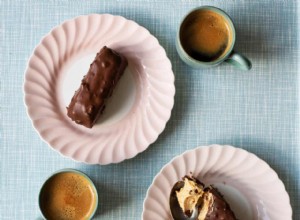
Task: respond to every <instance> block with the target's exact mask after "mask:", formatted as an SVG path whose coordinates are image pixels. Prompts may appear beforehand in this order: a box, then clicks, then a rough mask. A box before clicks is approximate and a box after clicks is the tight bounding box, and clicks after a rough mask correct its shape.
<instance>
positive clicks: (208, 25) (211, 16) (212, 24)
mask: <svg viewBox="0 0 300 220" xmlns="http://www.w3.org/2000/svg"><path fill="white" fill-rule="evenodd" d="M231 38H232V36H231V32H230V29H229V26H228V24H227V21H226V20H225V19H224V18H223V17H222V16H221V15H219V14H217V13H216V12H213V11H209V10H199V11H195V12H192V13H191V14H190V15H189V16H188V17H187V18H186V19H185V20H184V21H183V23H182V26H181V29H180V41H181V44H182V46H183V48H184V50H185V51H186V52H187V53H188V54H189V55H190V56H191V57H192V58H194V59H196V60H199V61H204V62H210V61H213V60H216V59H218V58H219V57H221V56H222V55H223V54H224V53H226V52H227V51H228V48H229V46H230V45H231V42H232V39H231Z"/></svg>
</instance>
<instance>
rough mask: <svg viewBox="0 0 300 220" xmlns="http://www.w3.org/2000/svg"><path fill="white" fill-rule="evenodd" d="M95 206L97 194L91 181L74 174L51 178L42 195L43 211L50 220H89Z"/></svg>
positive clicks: (41, 204)
mask: <svg viewBox="0 0 300 220" xmlns="http://www.w3.org/2000/svg"><path fill="white" fill-rule="evenodd" d="M95 205H96V197H95V192H94V191H93V188H92V186H91V184H90V183H89V181H88V180H87V179H86V178H85V177H84V176H82V175H80V174H76V173H72V172H65V173H59V174H56V175H54V176H53V177H51V178H50V179H49V180H48V181H47V182H46V183H45V185H44V186H43V189H42V191H41V195H40V206H41V210H42V212H43V214H44V216H45V217H46V219H48V220H71V219H72V220H85V219H89V217H90V215H91V214H92V212H93V210H94V208H95Z"/></svg>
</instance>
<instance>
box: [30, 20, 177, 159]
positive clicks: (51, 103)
mask: <svg viewBox="0 0 300 220" xmlns="http://www.w3.org/2000/svg"><path fill="white" fill-rule="evenodd" d="M104 45H106V46H108V47H110V48H112V49H114V50H116V51H118V52H119V53H121V54H123V55H124V56H126V57H127V59H128V61H129V66H128V68H127V69H126V71H125V74H124V76H123V77H122V78H121V80H120V82H119V83H118V85H117V88H116V90H115V91H114V93H113V96H112V98H111V99H110V100H109V101H108V103H107V108H106V110H105V112H104V115H103V117H102V118H101V119H100V120H99V121H98V123H97V124H96V125H95V126H94V127H93V128H92V129H88V128H85V127H83V126H80V125H77V124H75V123H74V122H72V121H71V120H70V119H69V118H68V117H67V114H66V112H67V111H66V106H68V104H69V102H70V100H71V98H72V96H73V94H74V92H75V90H76V89H78V87H79V85H80V82H81V79H82V77H83V76H84V75H85V74H86V73H87V71H88V68H89V64H90V63H91V62H92V61H93V59H94V57H95V55H96V53H97V52H98V51H99V50H100V49H101V48H102V47H103V46H104ZM24 93H25V105H26V107H27V112H28V115H29V117H30V118H31V120H32V123H33V126H34V127H35V129H36V130H37V132H38V133H39V134H40V136H41V137H42V139H43V140H45V141H46V142H47V143H48V144H49V145H50V146H51V147H52V148H53V149H54V150H56V151H58V152H60V153H61V154H62V155H64V156H67V157H70V158H73V159H74V160H77V161H81V162H85V163H91V164H109V163H118V162H120V161H123V160H124V159H128V158H132V157H134V156H136V155H137V154H138V153H140V152H142V151H144V150H145V149H146V148H147V147H148V146H149V145H150V144H151V143H153V142H154V141H155V140H156V139H157V137H158V135H159V134H160V133H161V132H162V131H163V130H164V128H165V125H166V122H167V121H168V119H169V118H170V114H171V109H172V107H173V103H174V94H175V87H174V75H173V72H172V67H171V63H170V61H169V59H168V58H167V56H166V52H165V50H164V49H163V48H162V47H161V46H160V44H159V42H158V40H157V39H156V38H155V37H154V36H153V35H151V34H150V33H149V31H148V30H146V29H145V28H143V27H141V26H139V25H138V24H137V23H135V22H134V21H130V20H127V19H125V18H123V17H120V16H113V15H110V14H102V15H100V14H92V15H86V16H80V17H77V18H75V19H73V20H69V21H66V22H64V23H63V24H61V25H59V26H57V27H55V28H54V29H53V30H52V31H51V32H50V33H49V34H48V35H47V36H45V37H44V38H43V39H42V41H41V42H40V44H39V45H38V46H37V47H36V48H35V50H34V52H33V54H32V56H31V58H30V60H29V62H28V67H27V70H26V73H25V82H24Z"/></svg>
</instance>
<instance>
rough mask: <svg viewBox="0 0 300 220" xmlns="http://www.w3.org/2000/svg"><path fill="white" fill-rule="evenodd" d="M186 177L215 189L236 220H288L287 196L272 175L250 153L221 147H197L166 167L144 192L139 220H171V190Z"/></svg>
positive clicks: (270, 169)
mask: <svg viewBox="0 0 300 220" xmlns="http://www.w3.org/2000/svg"><path fill="white" fill-rule="evenodd" d="M190 174H192V175H193V176H195V177H197V178H198V179H199V180H200V181H202V182H203V183H204V184H205V185H211V184H212V185H214V186H215V187H217V188H218V190H219V191H220V192H221V193H222V194H223V195H224V197H225V199H226V200H227V202H228V203H229V205H230V207H231V208H232V210H233V211H234V213H235V215H236V217H237V218H238V219H240V220H283V219H284V220H292V208H291V205H290V199H289V195H288V194H287V192H286V190H285V187H284V185H283V183H282V181H281V180H280V179H279V178H278V175H277V174H276V172H275V171H274V170H273V169H272V168H271V167H270V166H269V165H268V164H267V163H266V162H265V161H263V160H261V159H260V158H258V157H257V156H256V155H254V154H252V153H249V152H247V151H245V150H243V149H240V148H235V147H232V146H221V145H211V146H200V147H197V148H195V149H193V150H189V151H186V152H185V153H183V154H181V155H179V156H177V157H175V158H174V159H173V160H172V161H171V162H169V163H168V164H166V165H165V166H164V167H163V168H162V169H161V171H160V172H159V173H158V174H157V175H156V177H155V178H154V180H153V182H152V184H151V186H150V187H149V189H148V191H147V195H146V198H145V200H144V207H143V213H142V219H143V220H153V219H155V220H167V219H170V220H171V219H173V218H172V216H171V212H170V207H169V195H170V192H171V189H172V187H173V186H174V184H175V183H176V182H177V181H179V180H182V177H183V176H185V175H190Z"/></svg>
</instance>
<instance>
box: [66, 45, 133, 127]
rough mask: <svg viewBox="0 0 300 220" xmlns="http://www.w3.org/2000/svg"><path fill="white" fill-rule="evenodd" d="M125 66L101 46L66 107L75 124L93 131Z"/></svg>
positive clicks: (121, 58) (122, 61) (124, 61)
mask: <svg viewBox="0 0 300 220" xmlns="http://www.w3.org/2000/svg"><path fill="white" fill-rule="evenodd" d="M127 65H128V62H127V59H126V58H125V57H124V56H122V55H121V54H119V53H117V52H116V51H114V50H112V49H110V48H108V47H106V46H104V47H103V48H102V49H101V50H100V52H99V53H98V54H97V55H96V58H95V60H94V61H93V62H92V64H91V65H90V68H89V70H88V73H87V74H86V75H85V76H84V77H83V79H82V81H81V85H80V87H79V89H78V90H77V91H76V92H75V94H74V96H73V98H72V100H71V103H70V104H69V106H68V107H67V115H68V116H69V117H70V118H71V119H72V120H73V121H75V122H76V123H77V124H81V125H83V126H85V127H87V128H92V127H93V126H94V124H95V123H96V121H97V120H98V118H99V117H100V115H101V114H102V113H103V110H104V109H105V103H106V100H107V99H108V98H109V97H110V96H111V95H112V92H113V90H114V88H115V86H116V85H117V83H118V81H119V79H120V77H121V76H122V75H123V73H124V70H125V68H126V67H127Z"/></svg>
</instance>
